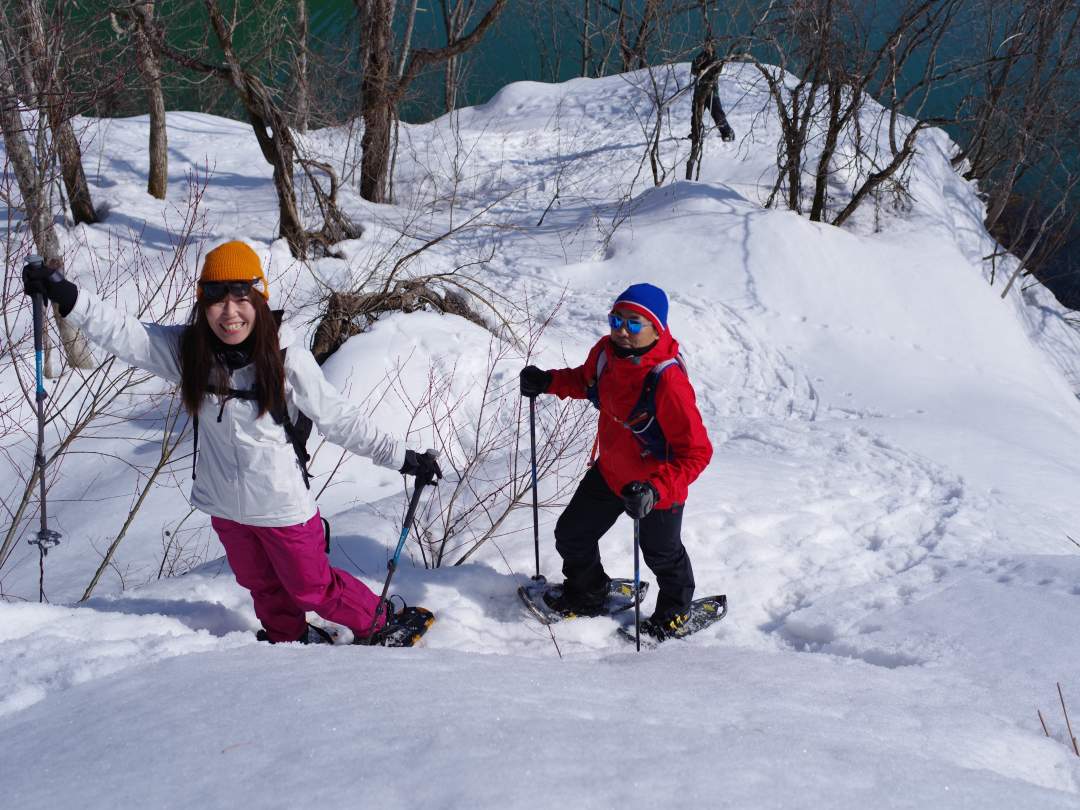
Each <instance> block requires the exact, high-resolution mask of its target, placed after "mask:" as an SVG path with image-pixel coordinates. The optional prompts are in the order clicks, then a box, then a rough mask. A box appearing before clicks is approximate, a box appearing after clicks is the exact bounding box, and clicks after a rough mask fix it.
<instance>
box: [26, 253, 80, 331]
mask: <svg viewBox="0 0 1080 810" xmlns="http://www.w3.org/2000/svg"><path fill="white" fill-rule="evenodd" d="M60 267H61V265H60V263H59V262H45V261H43V260H42V259H41V257H40V256H28V257H27V261H26V263H25V264H24V265H23V292H25V293H26V294H27V295H41V296H44V297H45V298H46V299H48V300H49V301H54V302H55V303H56V305H57V306H58V307H59V309H60V314H61V316H64V317H66V316H67V314H68V313H69V312H71V310H72V308H73V307H74V306H75V300H76V299H77V298H78V297H79V288H78V287H76V286H75V285H74V284H72V283H71V282H70V281H68V280H67V279H66V278H64V274H63V273H61V272H60Z"/></svg>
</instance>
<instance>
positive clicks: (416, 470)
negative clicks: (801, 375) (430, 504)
mask: <svg viewBox="0 0 1080 810" xmlns="http://www.w3.org/2000/svg"><path fill="white" fill-rule="evenodd" d="M435 456H436V453H435V451H434V450H428V451H427V452H426V453H417V452H416V451H415V450H406V451H405V463H404V464H402V465H401V469H400V470H398V472H400V473H401V474H402V475H415V476H416V480H417V481H422V482H423V483H424V484H425V485H427V484H430V483H432V482H433V481H439V480H442V470H440V469H439V462H437V461H436V460H435Z"/></svg>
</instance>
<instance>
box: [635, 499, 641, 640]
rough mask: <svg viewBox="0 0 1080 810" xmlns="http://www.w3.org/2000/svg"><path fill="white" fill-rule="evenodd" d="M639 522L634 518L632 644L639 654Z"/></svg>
mask: <svg viewBox="0 0 1080 810" xmlns="http://www.w3.org/2000/svg"><path fill="white" fill-rule="evenodd" d="M640 558H641V520H640V519H639V518H634V644H636V645H637V651H638V652H641V559H640Z"/></svg>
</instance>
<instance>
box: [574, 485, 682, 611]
mask: <svg viewBox="0 0 1080 810" xmlns="http://www.w3.org/2000/svg"><path fill="white" fill-rule="evenodd" d="M682 513H683V505H682V504H679V505H677V506H673V507H672V508H670V509H654V510H652V511H651V512H650V513H649V514H647V515H646V516H645V517H644V518H642V520H641V553H642V556H643V557H644V558H645V564H646V565H647V566H648V567H649V569H650V570H651V571H652V572H653V574H654V575H655V576H656V581H657V584H658V585H659V588H660V593H659V595H658V596H657V598H656V612H655V615H656V616H661V617H666V616H669V615H671V614H673V613H675V612H682V611H685V610H687V608H688V607H689V605H690V601H691V600H692V599H693V598H694V571H693V569H692V568H691V567H690V557H689V556H688V555H687V553H686V548H685V547H684V546H683V543H682V534H681V532H682ZM621 514H623V502H622V498H620V497H619V496H618V495H617V494H615V493H614V492H612V491H611V490H610V489H609V488H608V485H607V483H606V482H605V481H604V477H603V476H602V475H601V474H600V470H599V469H597V467H596V466H595V465H593V466H592V467H590V468H589V471H588V472H587V473H585V477H584V478H582V479H581V483H580V484H578V488H577V491H576V492H575V493H574V497H573V498H571V499H570V503H569V504H568V505H567V507H566V509H565V510H564V511H563V513H562V514H561V515H560V516H559V520H558V521H557V522H556V524H555V549H556V551H558V552H559V555H560V556H561V557H562V559H563V576H564V577H565V578H566V585H565V587H566V588H567V589H568V590H577V591H578V592H579V593H588V592H591V591H595V590H597V589H599V588H600V587H602V586H604V584H605V583H606V582H607V580H608V575H607V573H606V572H605V571H604V566H603V563H601V562H600V538H601V537H603V535H604V534H605V533H606V532H607V530H608V529H610V528H611V527H612V526H613V525H615V521H616V520H617V519H618V517H619V515H621ZM627 542H630V540H629V539H628V540H627Z"/></svg>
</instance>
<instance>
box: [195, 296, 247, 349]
mask: <svg viewBox="0 0 1080 810" xmlns="http://www.w3.org/2000/svg"><path fill="white" fill-rule="evenodd" d="M251 294H252V295H258V293H256V292H254V291H252V293H251ZM206 320H207V322H208V323H209V324H210V329H211V331H213V333H214V334H215V335H217V336H218V339H219V340H221V342H222V343H225V344H228V345H229V346H235V345H237V344H238V343H243V342H244V341H245V340H247V338H248V335H250V334H251V330H252V329H254V328H255V305H254V304H252V303H251V299H250V298H248V297H243V298H236V297H233V296H232V295H226V296H225V297H224V298H222V299H221V300H220V301H215V302H214V303H213V304H207V305H206Z"/></svg>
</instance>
